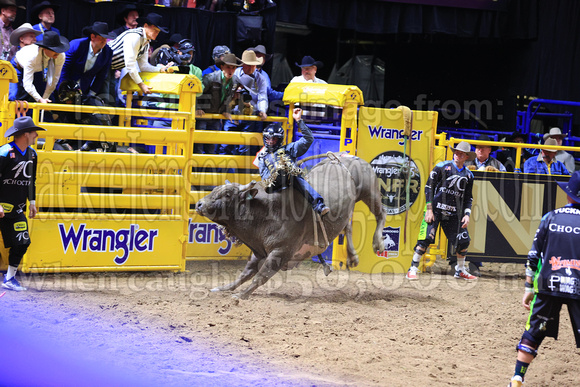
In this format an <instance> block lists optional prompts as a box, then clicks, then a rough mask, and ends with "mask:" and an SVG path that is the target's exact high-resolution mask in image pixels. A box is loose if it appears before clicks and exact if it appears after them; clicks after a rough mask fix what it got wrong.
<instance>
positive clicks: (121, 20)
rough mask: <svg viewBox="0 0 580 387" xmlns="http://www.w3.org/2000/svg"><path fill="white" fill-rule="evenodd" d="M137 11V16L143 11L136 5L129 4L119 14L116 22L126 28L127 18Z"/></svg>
mask: <svg viewBox="0 0 580 387" xmlns="http://www.w3.org/2000/svg"><path fill="white" fill-rule="evenodd" d="M131 11H137V14H141V10H140V9H139V8H137V7H136V6H135V4H127V5H126V6H125V7H123V9H122V10H121V12H119V13H117V16H116V17H115V21H116V22H117V23H119V24H120V25H122V26H124V25H125V24H126V22H125V18H126V17H127V16H128V15H129V12H131Z"/></svg>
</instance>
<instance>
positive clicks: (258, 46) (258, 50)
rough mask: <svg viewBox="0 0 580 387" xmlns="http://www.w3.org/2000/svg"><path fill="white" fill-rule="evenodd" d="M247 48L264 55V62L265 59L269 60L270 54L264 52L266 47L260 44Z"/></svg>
mask: <svg viewBox="0 0 580 387" xmlns="http://www.w3.org/2000/svg"><path fill="white" fill-rule="evenodd" d="M248 50H250V51H254V52H257V53H258V54H262V55H264V63H266V62H267V61H269V60H270V59H272V54H268V53H267V52H266V47H264V46H263V45H261V44H259V45H257V46H256V47H252V48H248Z"/></svg>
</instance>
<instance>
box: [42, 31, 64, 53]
mask: <svg viewBox="0 0 580 387" xmlns="http://www.w3.org/2000/svg"><path fill="white" fill-rule="evenodd" d="M36 45H37V46H40V47H43V48H47V49H49V50H51V51H54V52H56V53H59V54H60V53H63V52H65V51H68V49H69V47H70V44H69V41H68V39H67V38H65V37H64V36H60V35H59V34H57V33H56V32H54V31H46V32H45V33H44V35H42V40H41V41H40V42H36Z"/></svg>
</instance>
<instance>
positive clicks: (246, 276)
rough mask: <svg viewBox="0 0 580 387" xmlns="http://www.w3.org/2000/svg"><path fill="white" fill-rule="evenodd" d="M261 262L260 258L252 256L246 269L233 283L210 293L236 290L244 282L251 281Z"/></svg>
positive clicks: (214, 289)
mask: <svg viewBox="0 0 580 387" xmlns="http://www.w3.org/2000/svg"><path fill="white" fill-rule="evenodd" d="M261 260H262V258H258V257H256V254H252V257H251V258H250V260H249V261H248V263H247V264H246V267H245V268H244V270H243V271H242V272H241V273H240V275H239V276H238V278H237V279H236V280H235V281H234V282H232V283H229V284H227V285H222V286H219V287H217V288H213V289H212V290H211V291H212V292H219V291H231V290H234V289H236V288H237V287H238V286H240V285H241V284H243V283H244V282H246V281H248V280H250V279H252V277H254V276H255V275H256V273H257V272H258V269H259V267H260V261H261Z"/></svg>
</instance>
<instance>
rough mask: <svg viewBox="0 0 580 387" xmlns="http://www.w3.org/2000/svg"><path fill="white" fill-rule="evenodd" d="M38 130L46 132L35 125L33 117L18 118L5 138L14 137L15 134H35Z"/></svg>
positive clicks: (5, 134)
mask: <svg viewBox="0 0 580 387" xmlns="http://www.w3.org/2000/svg"><path fill="white" fill-rule="evenodd" d="M36 130H46V129H44V128H41V127H40V126H36V125H34V121H32V118H31V117H28V116H24V117H18V118H16V119H15V120H14V124H13V125H12V126H11V127H10V128H8V130H7V131H6V133H4V137H10V136H14V135H15V134H20V133H25V132H33V131H36Z"/></svg>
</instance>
